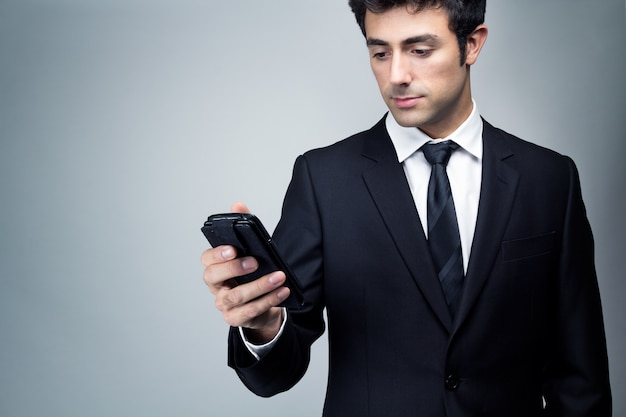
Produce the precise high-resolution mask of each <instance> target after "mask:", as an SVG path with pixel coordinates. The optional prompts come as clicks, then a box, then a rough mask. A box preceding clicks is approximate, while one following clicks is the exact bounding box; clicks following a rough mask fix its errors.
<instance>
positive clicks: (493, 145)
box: [455, 122, 519, 328]
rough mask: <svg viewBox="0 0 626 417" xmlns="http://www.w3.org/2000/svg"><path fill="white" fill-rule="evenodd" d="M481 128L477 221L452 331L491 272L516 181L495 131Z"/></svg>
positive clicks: (466, 313) (474, 299) (514, 172)
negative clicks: (481, 159) (456, 318)
mask: <svg viewBox="0 0 626 417" xmlns="http://www.w3.org/2000/svg"><path fill="white" fill-rule="evenodd" d="M483 125H484V129H483V143H484V147H483V174H482V184H481V192H480V202H479V207H478V218H477V220H476V229H475V232H474V239H473V243H472V250H471V255H470V260H469V265H468V269H467V274H466V278H465V286H464V289H463V298H462V300H461V306H460V307H459V314H458V320H457V321H456V324H455V328H458V327H459V326H460V325H461V323H462V322H463V320H464V319H465V318H466V317H467V315H468V313H469V311H470V310H471V308H472V306H473V305H474V303H476V301H477V299H478V296H479V295H480V292H481V290H482V288H483V287H484V285H485V282H486V281H487V278H488V277H489V275H490V273H491V270H492V267H493V264H494V262H495V260H496V256H497V254H498V252H499V250H500V244H501V242H502V236H503V235H504V232H505V229H506V226H507V224H508V220H509V216H510V213H511V208H512V206H513V201H514V198H515V192H516V189H517V184H518V181H519V175H518V173H517V171H516V170H515V169H513V168H512V167H511V166H510V165H509V164H507V159H509V158H510V157H512V156H513V153H512V152H511V151H510V149H508V148H507V146H506V145H505V143H503V141H502V140H501V138H500V133H499V132H498V130H496V129H495V128H494V127H493V126H491V125H490V124H489V123H487V122H483Z"/></svg>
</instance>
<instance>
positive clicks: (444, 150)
mask: <svg viewBox="0 0 626 417" xmlns="http://www.w3.org/2000/svg"><path fill="white" fill-rule="evenodd" d="M458 147H459V145H457V144H456V143H454V142H452V141H451V140H447V141H445V142H439V143H435V144H432V145H431V144H426V145H424V146H422V152H424V156H425V157H426V160H427V161H428V162H429V163H430V164H431V165H436V164H441V165H443V166H446V165H448V161H449V160H450V155H451V154H452V152H453V151H455V150H456V149H458Z"/></svg>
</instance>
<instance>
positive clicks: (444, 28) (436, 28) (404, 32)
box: [365, 6, 452, 42]
mask: <svg viewBox="0 0 626 417" xmlns="http://www.w3.org/2000/svg"><path fill="white" fill-rule="evenodd" d="M365 32H366V38H367V39H381V40H386V41H394V42H401V41H404V40H406V39H409V38H415V37H423V36H427V35H429V36H431V37H433V38H436V37H441V36H445V35H446V33H450V34H452V31H451V30H450V27H449V20H448V14H447V13H446V12H445V11H444V10H443V9H441V8H427V9H423V10H418V11H412V10H411V9H407V7H405V6H401V7H394V8H391V9H389V10H386V11H384V12H381V13H373V12H371V11H369V10H367V11H366V13H365Z"/></svg>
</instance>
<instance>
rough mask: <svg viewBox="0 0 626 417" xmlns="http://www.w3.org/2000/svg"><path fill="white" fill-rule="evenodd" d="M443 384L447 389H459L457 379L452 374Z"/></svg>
mask: <svg viewBox="0 0 626 417" xmlns="http://www.w3.org/2000/svg"><path fill="white" fill-rule="evenodd" d="M445 384H446V388H447V389H449V390H455V389H457V388H458V387H459V377H458V376H456V375H454V374H450V375H448V376H447V377H446V381H445Z"/></svg>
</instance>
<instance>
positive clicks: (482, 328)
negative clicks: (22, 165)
mask: <svg viewBox="0 0 626 417" xmlns="http://www.w3.org/2000/svg"><path fill="white" fill-rule="evenodd" d="M350 5H351V7H352V10H353V11H354V13H355V16H356V18H357V22H358V23H359V25H360V26H361V29H362V31H363V33H364V35H365V37H366V43H367V47H368V50H369V54H370V58H371V66H372V70H373V72H374V75H375V77H376V80H377V82H378V86H379V88H380V91H381V94H382V96H383V100H384V101H385V103H386V104H387V106H388V108H389V111H390V113H391V114H390V115H386V116H385V117H384V118H383V119H382V120H381V121H380V122H378V123H377V124H376V125H375V126H374V127H373V128H371V129H370V130H368V131H366V132H362V133H359V134H357V135H354V136H352V137H350V138H348V139H346V140H343V141H341V142H338V143H336V144H335V145H332V146H330V147H327V148H324V149H318V150H314V151H310V152H308V153H306V154H304V155H303V156H301V157H299V158H298V160H297V161H296V164H295V168H294V174H293V179H292V181H291V184H290V186H289V189H288V191H287V195H286V197H285V201H284V206H283V214H282V218H281V221H280V222H279V225H278V227H277V228H276V231H275V234H274V238H275V241H276V242H277V244H278V245H279V246H280V248H281V249H282V251H283V252H284V255H285V257H286V259H287V262H288V263H289V264H290V265H291V267H292V269H293V270H294V272H295V274H296V275H297V276H298V278H299V279H300V280H301V283H302V285H303V287H304V289H305V294H304V295H305V300H306V304H305V308H304V309H303V310H298V311H295V310H294V311H292V310H289V311H284V310H283V309H281V308H277V307H276V306H277V305H278V304H279V303H280V301H281V300H283V299H284V298H285V297H287V296H288V294H289V290H288V289H286V288H284V287H282V285H283V283H284V275H283V274H282V273H281V272H276V273H272V274H269V275H267V276H265V277H263V278H261V279H259V280H257V281H255V282H253V283H250V284H246V285H242V286H233V285H232V280H231V278H233V277H236V276H239V275H243V274H245V273H248V272H250V271H251V270H253V269H255V268H256V262H255V260H254V259H250V258H244V259H234V256H235V254H234V251H233V249H232V248H230V247H218V248H215V249H209V250H207V251H206V252H205V253H204V254H203V263H204V265H205V266H206V269H205V274H204V277H205V281H206V283H207V285H208V286H209V288H210V289H211V291H212V292H213V293H214V294H215V295H216V305H217V307H218V309H219V310H220V311H222V313H223V315H224V317H225V319H226V321H227V322H228V323H229V324H231V325H232V326H233V329H232V330H231V332H230V338H229V364H230V366H232V367H233V368H234V369H235V370H236V371H237V373H238V375H239V376H240V378H241V380H242V381H243V382H244V384H245V385H246V386H247V387H248V388H250V389H251V390H252V391H254V392H255V393H257V394H258V395H262V396H270V395H273V394H276V393H278V392H281V391H284V390H287V389H289V388H290V387H292V386H293V385H294V384H295V383H296V382H297V381H298V380H299V379H300V378H301V377H302V375H303V374H304V372H305V371H306V368H307V366H308V362H309V353H310V346H311V344H312V343H313V341H314V340H315V339H317V338H318V337H319V336H320V335H321V333H322V332H323V331H324V328H325V323H324V321H323V317H322V311H323V309H324V308H326V310H327V315H328V331H329V349H330V352H329V358H330V369H329V379H328V388H327V396H326V402H325V406H324V415H325V416H455V417H457V416H458V417H461V416H475V415H476V416H478V415H480V416H493V417H496V416H497V417H502V416H506V417H515V416H520V417H522V416H524V417H528V416H546V415H549V416H581V417H582V416H587V417H591V416H594V417H598V416H610V415H611V393H610V388H609V382H608V381H609V379H608V366H607V355H606V342H605V336H604V327H603V319H602V311H601V304H600V297H599V293H598V286H597V281H596V275H595V267H594V261H593V256H594V255H593V238H592V235H591V230H590V228H589V224H588V221H587V219H586V215H585V208H584V205H583V202H582V198H581V192H580V186H579V182H578V174H577V171H576V168H575V166H574V163H573V162H572V161H571V160H570V159H569V158H567V157H565V156H562V155H559V154H557V153H555V152H552V151H549V150H547V149H544V148H540V147H538V146H535V145H532V144H530V143H528V142H524V141H522V140H520V139H517V138H515V137H513V136H511V135H509V134H507V133H505V132H503V131H501V130H498V129H496V128H494V127H493V126H491V125H490V124H488V123H487V122H485V121H484V120H482V119H481V117H480V115H479V113H478V110H477V107H476V105H475V103H474V102H473V100H472V96H471V89H470V67H471V65H472V64H473V63H475V62H476V60H477V58H478V56H479V53H480V50H481V48H482V46H483V44H484V43H485V40H486V38H487V27H486V26H485V25H484V24H483V21H484V13H485V1H484V0H483V1H461V0H447V1H446V0H440V1H419V0H414V1H381V0H379V1H376V0H351V1H350ZM434 154H445V155H446V156H445V158H444V161H441V160H439V161H435V160H434V157H433V155H434ZM438 196H444V198H443V199H438ZM232 209H233V211H240V210H241V211H245V210H246V208H245V206H243V205H234V206H233V208H232ZM439 213H443V214H442V215H441V216H438V217H437V216H436V214H439ZM442 253H443V255H442Z"/></svg>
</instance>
